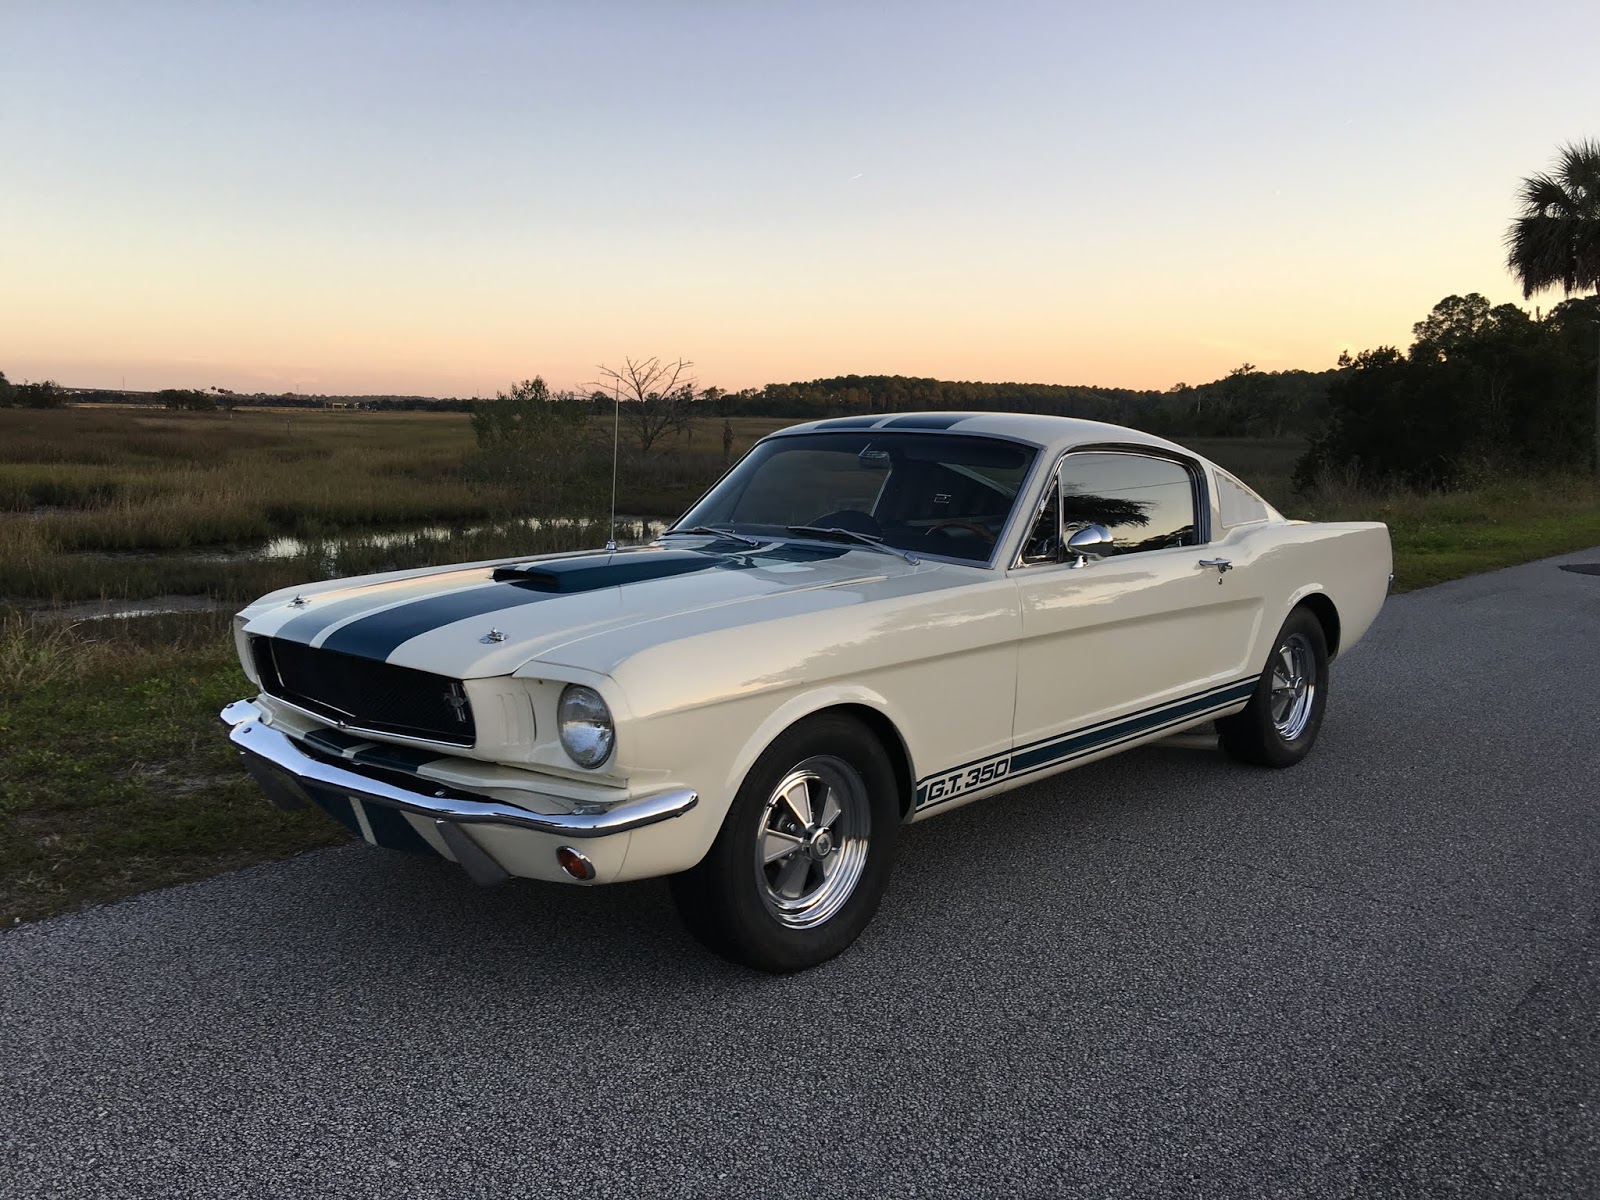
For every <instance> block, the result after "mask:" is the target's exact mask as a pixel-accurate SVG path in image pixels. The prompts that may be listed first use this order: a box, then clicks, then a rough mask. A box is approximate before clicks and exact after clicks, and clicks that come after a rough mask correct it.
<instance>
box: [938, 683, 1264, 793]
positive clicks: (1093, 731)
mask: <svg viewBox="0 0 1600 1200" xmlns="http://www.w3.org/2000/svg"><path fill="white" fill-rule="evenodd" d="M1259 678H1260V677H1259V676H1256V677H1255V678H1251V679H1241V680H1238V681H1237V682H1234V683H1225V684H1219V685H1217V686H1216V687H1212V688H1207V689H1206V690H1205V691H1203V692H1196V693H1195V694H1194V695H1192V696H1186V697H1183V698H1181V699H1178V700H1168V701H1165V702H1163V703H1161V704H1158V705H1153V706H1152V707H1150V708H1147V709H1142V710H1140V711H1139V712H1135V713H1130V714H1129V715H1127V716H1123V717H1113V718H1111V719H1109V720H1106V721H1098V722H1095V723H1094V724H1092V725H1086V726H1084V727H1083V728H1081V729H1076V730H1072V731H1070V732H1068V733H1064V734H1051V735H1050V736H1049V737H1047V738H1041V739H1038V740H1037V741H1033V742H1028V743H1027V744H1025V745H1022V746H1018V747H1016V748H1014V749H1013V750H1011V752H1010V753H1009V755H1007V754H1005V753H1001V754H991V755H988V756H986V757H984V758H979V759H974V760H972V761H971V762H966V763H962V764H960V765H959V766H954V767H948V768H946V769H945V770H942V771H936V772H934V773H933V774H932V775H927V776H924V777H923V778H922V779H920V780H918V781H917V787H916V792H917V795H916V804H917V807H918V808H919V809H920V808H924V807H933V805H937V804H941V803H943V802H944V801H945V800H947V799H948V800H953V799H955V798H956V797H957V796H970V795H972V794H973V793H974V792H980V791H987V790H988V789H989V788H990V787H993V786H995V785H997V784H1000V783H1003V782H1005V781H1007V780H1011V779H1015V778H1016V777H1017V776H1019V775H1031V774H1034V773H1036V772H1038V771H1042V770H1044V769H1045V768H1046V767H1050V766H1054V765H1056V764H1057V763H1060V762H1065V761H1068V760H1070V759H1073V758H1081V757H1083V756H1085V755H1088V754H1092V753H1094V752H1095V751H1097V750H1102V749H1105V748H1108V747H1110V746H1113V745H1116V744H1117V743H1119V742H1125V741H1131V740H1132V739H1134V738H1137V737H1139V736H1140V735H1142V734H1145V733H1151V732H1154V731H1156V730H1159V729H1161V728H1163V727H1164V726H1167V725H1174V724H1177V723H1179V722H1182V721H1185V720H1188V719H1190V718H1191V717H1197V716H1201V715H1203V714H1205V713H1207V712H1210V711H1213V710H1215V709H1220V708H1227V707H1228V706H1229V705H1232V704H1237V703H1238V702H1239V701H1241V700H1248V699H1249V698H1250V696H1251V694H1252V693H1253V692H1254V691H1255V689H1256V684H1257V682H1258V680H1259ZM997 760H1004V761H1006V762H1007V769H1006V772H1005V774H1003V775H1000V776H998V777H997V778H995V779H994V780H993V781H992V782H988V783H984V784H981V785H979V786H977V787H972V788H966V789H963V790H961V791H959V792H956V793H953V794H952V795H950V796H947V797H943V798H941V799H940V800H936V801H934V802H933V805H929V804H925V803H924V799H923V798H924V796H926V794H927V791H928V786H929V785H930V784H932V783H933V782H935V781H936V780H939V779H944V778H947V777H948V776H951V775H955V774H957V773H958V772H961V771H965V770H968V769H970V768H972V767H976V766H980V765H983V764H986V763H991V762H995V761H997Z"/></svg>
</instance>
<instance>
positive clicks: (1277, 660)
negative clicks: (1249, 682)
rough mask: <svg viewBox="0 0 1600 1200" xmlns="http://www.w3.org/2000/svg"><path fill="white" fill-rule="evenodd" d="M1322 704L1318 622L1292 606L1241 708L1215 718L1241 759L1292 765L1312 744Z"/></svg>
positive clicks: (1324, 687) (1324, 654)
mask: <svg viewBox="0 0 1600 1200" xmlns="http://www.w3.org/2000/svg"><path fill="white" fill-rule="evenodd" d="M1327 703H1328V642H1327V638H1326V636H1325V635H1324V634H1323V631H1322V622H1321V621H1319V620H1317V618H1316V616H1315V615H1314V614H1313V613H1312V612H1311V611H1310V610H1309V609H1305V608H1297V609H1295V610H1294V611H1293V612H1292V613H1290V614H1289V619H1288V620H1287V621H1285V622H1284V623H1283V628H1282V629H1280V630H1279V631H1278V637H1277V639H1276V640H1275V641H1274V642H1273V644H1272V653H1271V654H1270V655H1268V656H1267V665H1266V669H1265V670H1264V671H1262V672H1261V680H1260V682H1259V683H1257V684H1256V690H1255V694H1254V695H1253V696H1251V697H1250V703H1249V704H1247V705H1246V706H1245V708H1244V710H1243V711H1242V712H1239V713H1235V714H1234V715H1233V716H1231V717H1224V718H1223V719H1222V720H1220V721H1218V722H1217V731H1218V733H1220V734H1221V735H1222V748H1223V749H1224V750H1226V751H1227V752H1228V753H1229V754H1231V755H1232V756H1233V757H1234V758H1237V759H1239V760H1240V761H1242V762H1249V763H1256V764H1258V765H1260V766H1266V767H1292V766H1293V765H1294V764H1295V763H1297V762H1299V761H1300V760H1301V759H1302V758H1304V757H1305V756H1306V755H1307V754H1309V753H1311V747H1312V746H1313V745H1315V744H1316V741H1317V732H1318V730H1320V729H1321V728H1322V713H1323V710H1324V709H1325V708H1326V706H1327Z"/></svg>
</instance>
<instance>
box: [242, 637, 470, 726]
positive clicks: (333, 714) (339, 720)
mask: <svg viewBox="0 0 1600 1200" xmlns="http://www.w3.org/2000/svg"><path fill="white" fill-rule="evenodd" d="M250 650H251V653H252V654H253V655H254V657H255V662H256V670H257V672H258V673H259V674H260V676H261V687H262V690H263V691H265V692H266V693H267V694H268V695H269V696H277V697H278V698H279V699H280V700H287V701H288V702H289V703H290V704H294V705H297V706H299V707H300V708H303V709H306V710H308V711H310V712H314V713H316V714H317V715H318V716H321V717H326V718H327V719H328V720H330V721H333V722H334V723H336V724H343V725H349V726H353V727H354V728H357V729H368V730H371V731H372V732H374V733H396V734H400V735H402V736H404V737H414V738H426V739H428V740H429V741H434V742H448V743H449V744H451V745H452V746H470V745H472V743H473V742H474V741H475V740H476V738H477V731H476V730H475V729H474V728H473V724H472V707H471V706H470V705H469V704H468V703H467V694H466V692H465V691H464V690H463V689H462V686H461V681H460V680H457V679H449V678H446V677H445V676H443V675H433V674H430V673H429V672H427V671H414V670H412V669H411V668H410V667H396V666H393V665H391V664H389V663H383V662H374V661H373V660H372V659H370V658H358V657H356V656H355V655H353V654H340V653H339V652H338V651H336V650H316V649H313V648H312V647H310V646H305V645H302V644H300V643H299V642H290V641H285V640H284V639H282V638H268V637H254V638H251V639H250Z"/></svg>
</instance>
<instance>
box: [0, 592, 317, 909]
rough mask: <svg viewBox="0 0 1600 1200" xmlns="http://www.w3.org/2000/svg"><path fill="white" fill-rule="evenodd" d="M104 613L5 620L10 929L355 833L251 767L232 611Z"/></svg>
mask: <svg viewBox="0 0 1600 1200" xmlns="http://www.w3.org/2000/svg"><path fill="white" fill-rule="evenodd" d="M113 624H116V625H121V626H123V628H121V629H112V628H108V626H111V625H113ZM98 625H99V626H100V627H98V628H96V629H95V630H94V631H93V632H92V633H86V632H84V631H83V630H82V629H81V628H79V629H73V628H67V627H61V626H57V627H42V626H35V625H33V624H31V623H29V622H28V621H26V620H25V619H23V618H21V617H17V616H10V617H6V618H4V619H3V620H0V928H5V927H8V926H10V925H12V924H14V923H15V922H17V921H20V920H29V919H32V918H36V917H42V916H45V915H48V914H50V913H57V912H64V911H67V910H70V909H74V908H79V907H81V906H83V905H85V904H91V903H96V902H101V901H106V900H112V899H116V898H117V897H120V896H127V895H132V894H134V893H136V892H142V891H146V890H148V889H150V888H155V887H163V886H166V885H168V884H173V883H182V882H184V881H186V880H192V879H202V878H205V877H207V876H209V875H214V874H216V873H217V872H219V871H226V870H230V869H233V868H235V867H241V866H244V865H246V864H248V863H252V862H258V861H260V860H262V859H268V858H278V857H282V856H284V855H288V854H294V853H297V852H299V851H302V850H307V849H311V848H313V847H316V846H325V845H331V844H332V843H334V842H338V841H342V840H344V839H345V837H346V836H347V835H346V833H345V831H344V829H343V828H342V827H341V826H339V825H337V824H335V823H334V822H332V821H329V820H326V819H325V818H323V817H322V816H321V814H312V813H293V814H290V813H282V812H279V811H278V810H277V809H275V808H273V807H272V806H271V805H269V804H267V803H266V802H265V801H264V800H263V799H262V798H261V794H260V792H259V790H258V789H257V788H256V786H255V784H254V783H253V782H251V781H250V780H249V779H248V778H247V777H246V776H245V774H244V773H243V772H242V771H241V770H240V769H239V766H238V762H237V759H236V758H235V756H234V755H233V753H232V752H231V750H230V748H229V747H228V743H227V741H226V739H225V738H224V737H223V736H222V728H221V726H220V725H219V724H218V723H217V711H218V710H219V709H220V708H221V707H222V706H223V705H224V704H226V703H228V702H229V701H230V700H236V699H238V698H239V697H240V696H243V695H246V694H248V692H249V690H250V689H249V685H248V684H247V683H246V681H245V678H244V675H243V673H241V672H240V670H239V668H238V664H237V663H236V662H235V661H234V658H233V649H232V644H231V639H229V638H228V637H227V625H226V622H225V621H222V620H220V619H218V618H215V617H204V616H203V617H186V618H181V619H178V618H147V619H142V620H139V621H128V622H115V623H113V622H100V623H98Z"/></svg>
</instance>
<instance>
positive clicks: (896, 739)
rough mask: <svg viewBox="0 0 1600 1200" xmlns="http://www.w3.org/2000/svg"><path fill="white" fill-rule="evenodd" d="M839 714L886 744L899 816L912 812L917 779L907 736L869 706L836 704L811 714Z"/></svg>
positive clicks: (882, 744)
mask: <svg viewBox="0 0 1600 1200" xmlns="http://www.w3.org/2000/svg"><path fill="white" fill-rule="evenodd" d="M820 713H839V714H841V715H843V716H847V717H850V718H851V719H852V720H856V721H859V722H861V724H863V725H865V726H866V727H867V729H868V730H870V731H871V733H872V736H873V737H875V738H877V739H878V743H879V744H880V745H881V746H882V747H883V752H884V753H885V754H887V755H888V756H889V765H890V766H891V767H892V768H894V781H895V786H896V788H897V789H898V790H899V792H900V815H901V816H902V817H903V816H905V815H906V814H907V813H909V812H910V811H911V801H912V798H913V796H914V795H915V787H914V780H913V779H912V776H911V755H910V753H909V752H908V751H907V750H906V743H905V739H904V738H902V737H901V736H900V731H899V730H898V729H896V728H895V724H894V722H893V721H891V720H890V719H889V718H888V717H886V716H884V715H883V714H882V713H881V712H879V711H878V710H877V709H875V708H868V707H867V706H866V705H865V704H836V705H834V706H833V707H832V708H823V709H818V710H817V712H815V713H812V714H811V715H812V716H817V715H819V714H820Z"/></svg>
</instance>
